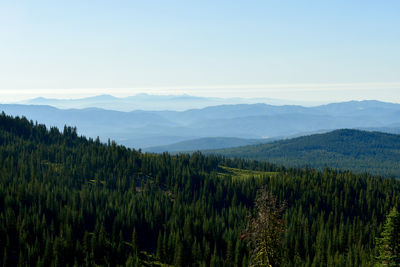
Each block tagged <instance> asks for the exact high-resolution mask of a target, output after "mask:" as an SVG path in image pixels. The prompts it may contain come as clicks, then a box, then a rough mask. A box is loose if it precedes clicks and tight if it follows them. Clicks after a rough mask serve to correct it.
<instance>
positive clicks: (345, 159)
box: [207, 130, 400, 177]
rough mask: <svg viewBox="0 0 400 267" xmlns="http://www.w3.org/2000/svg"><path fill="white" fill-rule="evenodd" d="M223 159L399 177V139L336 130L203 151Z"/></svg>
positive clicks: (361, 132) (398, 136) (378, 134)
mask: <svg viewBox="0 0 400 267" xmlns="http://www.w3.org/2000/svg"><path fill="white" fill-rule="evenodd" d="M207 153H215V154H220V155H224V156H227V157H236V158H248V159H253V160H263V161H268V162H272V163H275V164H280V165H284V166H287V167H291V166H299V167H305V166H310V167H313V168H318V169H320V170H323V168H324V167H325V166H329V167H331V168H338V169H340V170H352V171H355V172H359V173H363V172H369V173H372V174H375V175H386V176H391V175H395V176H398V177H400V165H399V164H398V162H399V161H400V135H394V134H386V133H379V132H366V131H358V130H336V131H333V132H329V133H325V134H314V135H309V136H303V137H298V138H293V139H287V140H281V141H276V142H272V143H267V144H258V145H250V146H243V147H234V148H226V149H219V150H213V151H207Z"/></svg>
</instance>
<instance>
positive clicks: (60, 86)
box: [0, 0, 400, 103]
mask: <svg viewBox="0 0 400 267" xmlns="http://www.w3.org/2000/svg"><path fill="white" fill-rule="evenodd" d="M399 11H400V1H397V0H393V1H389V0H387V1H386V0H382V1H371V0H362V1H361V0H353V1H348V0H347V1H342V0H335V1H320V0H319V1H312V0H307V1H306V0H304V1H300V0H298V1H272V0H263V1H257V0H254V1H253V0H252V1H235V0H230V1H222V0H213V1H207V0H203V1H188V0H182V1H174V0H169V1H152V0H146V1H118V0H115V1H101V0H98V1H89V0H87V1H81V0H80V1H74V0H70V1H42V0H36V1H18V0H15V1H11V0H10V1H8V0H2V1H0V102H3V103H4V102H7V101H16V100H21V99H27V98H31V97H37V96H46V97H56V98H77V97H84V96H90V95H97V94H105V93H106V94H112V95H115V96H127V95H135V94H138V93H150V94H183V93H186V94H190V95H198V96H214V97H215V96H217V97H271V98H279V99H288V100H297V101H305V100H308V101H321V102H329V101H332V102H333V101H342V100H351V99H355V100H362V99H378V100H383V101H389V102H399V103H400V49H399V48H400V27H399V25H400V16H399V15H398V14H399Z"/></svg>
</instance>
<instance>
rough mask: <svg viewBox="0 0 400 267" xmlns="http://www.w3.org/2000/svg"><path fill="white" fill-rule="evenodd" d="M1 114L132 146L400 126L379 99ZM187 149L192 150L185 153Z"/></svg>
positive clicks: (34, 109) (399, 111)
mask: <svg viewBox="0 0 400 267" xmlns="http://www.w3.org/2000/svg"><path fill="white" fill-rule="evenodd" d="M103 98H105V99H108V98H107V96H104V97H98V98H96V99H100V100H102V99H103ZM100 100H99V101H100ZM156 103H157V102H154V106H157V105H156ZM0 110H2V111H5V112H6V113H7V114H11V115H14V116H17V115H18V116H26V117H27V118H28V119H31V120H33V121H38V122H40V123H45V124H46V125H48V126H57V127H59V128H62V127H64V125H74V126H76V127H77V128H78V129H79V133H80V134H83V135H85V136H87V137H92V138H96V137H97V136H99V137H100V139H101V140H102V141H104V142H106V141H107V139H108V138H110V139H112V140H115V141H116V142H117V143H119V144H123V145H126V146H129V147H134V148H147V147H154V146H164V145H170V144H173V143H177V142H182V141H188V140H193V139H201V138H209V137H218V138H240V139H268V138H277V137H279V138H280V137H288V136H293V135H304V134H307V133H315V132H321V131H330V130H335V129H341V128H366V129H367V128H372V129H375V130H378V129H382V130H385V129H387V130H389V131H391V132H396V129H398V128H400V127H399V124H400V105H399V104H391V103H383V102H378V101H361V102H357V101H351V102H344V103H335V104H329V105H323V106H317V107H302V106H293V105H292V106H273V105H267V104H251V105H249V104H239V105H220V106H212V107H207V108H202V109H191V110H186V111H143V110H134V111H130V112H123V111H116V110H106V109H100V108H85V109H59V108H55V107H51V106H42V105H11V104H8V105H5V104H4V105H0ZM214 144H216V142H214ZM240 145H244V144H240ZM217 147H218V146H216V147H213V148H217ZM191 148H194V146H192V147H190V148H189V149H187V148H186V149H185V150H191ZM196 149H205V147H202V146H198V147H197V148H196Z"/></svg>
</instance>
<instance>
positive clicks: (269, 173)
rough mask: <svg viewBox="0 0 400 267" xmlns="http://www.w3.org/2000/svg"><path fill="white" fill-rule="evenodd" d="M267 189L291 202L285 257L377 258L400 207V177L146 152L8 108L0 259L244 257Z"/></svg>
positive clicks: (145, 262)
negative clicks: (250, 221) (248, 231)
mask: <svg viewBox="0 0 400 267" xmlns="http://www.w3.org/2000/svg"><path fill="white" fill-rule="evenodd" d="M239 169H240V170H239ZM222 173H223V175H221V174H222ZM238 173H239V174H240V173H241V174H240V177H241V178H240V179H238V177H237V174H238ZM244 174H245V175H244ZM261 187H265V188H266V189H267V190H268V191H269V192H271V193H272V194H274V195H275V196H276V197H277V201H278V202H282V201H285V202H286V203H287V208H286V209H285V211H284V213H283V219H284V220H285V221H286V222H287V227H286V228H287V230H286V231H285V233H284V235H283V237H282V245H283V248H284V250H283V255H282V257H283V258H284V259H285V263H284V266H311V265H313V266H328V264H329V265H330V266H369V265H372V264H373V263H374V260H375V255H374V251H375V250H374V248H375V240H376V237H377V236H378V234H379V233H380V232H381V231H382V229H383V224H384V221H385V215H386V214H387V213H388V212H389V210H390V209H391V207H394V206H396V205H400V193H399V192H400V182H399V181H398V180H395V179H384V178H379V177H373V176H371V175H368V174H362V175H357V174H354V173H351V172H338V171H334V170H331V169H325V170H324V171H323V172H320V171H317V170H313V169H308V168H306V169H304V170H302V169H296V168H289V169H288V168H283V167H277V166H275V165H272V164H269V163H265V162H256V161H250V160H242V159H225V158H222V157H215V156H204V155H202V154H200V153H193V154H192V155H187V154H181V155H173V156H172V155H168V154H161V155H154V154H143V153H140V152H139V151H136V150H132V149H128V148H125V147H123V146H118V145H116V144H115V143H114V142H109V143H108V144H101V143H100V142H99V141H98V140H92V139H87V138H84V137H80V136H78V134H77V132H76V129H75V128H70V127H65V128H64V130H63V132H60V131H59V130H58V129H56V128H50V129H47V128H46V127H45V126H44V125H40V124H34V123H33V122H29V121H28V120H26V119H24V118H12V117H9V116H6V115H4V114H2V115H0V259H1V262H0V264H3V266H18V265H22V266H24V265H27V266H35V265H38V266H55V265H58V266H74V265H75V266H168V265H175V264H177V265H182V266H210V265H214V266H247V264H248V262H249V258H250V253H249V249H248V247H247V246H246V244H245V242H244V241H243V240H241V239H240V233H241V232H242V231H243V229H244V228H245V226H246V224H247V219H246V218H248V216H249V215H250V214H253V213H254V200H255V197H256V192H257V190H258V189H259V188H261Z"/></svg>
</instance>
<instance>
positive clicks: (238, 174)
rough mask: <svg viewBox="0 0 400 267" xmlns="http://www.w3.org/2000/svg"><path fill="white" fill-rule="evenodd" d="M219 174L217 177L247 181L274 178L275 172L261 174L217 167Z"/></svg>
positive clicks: (259, 172)
mask: <svg viewBox="0 0 400 267" xmlns="http://www.w3.org/2000/svg"><path fill="white" fill-rule="evenodd" d="M219 168H220V169H221V172H219V173H218V176H219V177H221V178H223V177H228V176H230V177H232V178H233V179H249V178H262V177H266V176H269V177H275V176H276V175H277V174H278V173H277V172H263V171H252V170H244V169H238V168H230V167H226V166H219Z"/></svg>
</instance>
